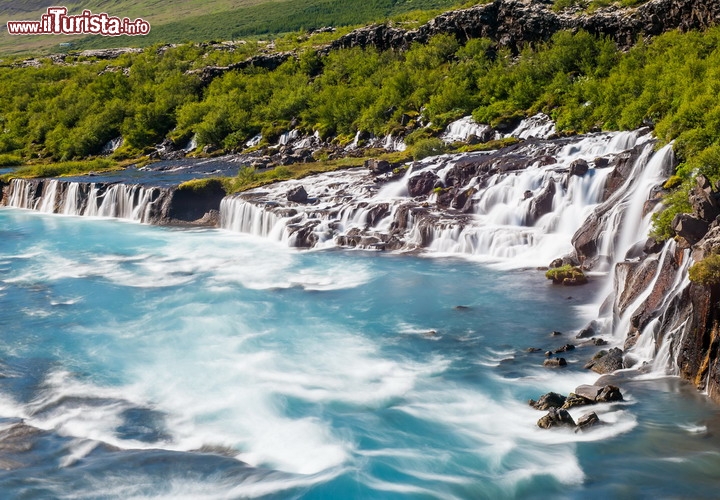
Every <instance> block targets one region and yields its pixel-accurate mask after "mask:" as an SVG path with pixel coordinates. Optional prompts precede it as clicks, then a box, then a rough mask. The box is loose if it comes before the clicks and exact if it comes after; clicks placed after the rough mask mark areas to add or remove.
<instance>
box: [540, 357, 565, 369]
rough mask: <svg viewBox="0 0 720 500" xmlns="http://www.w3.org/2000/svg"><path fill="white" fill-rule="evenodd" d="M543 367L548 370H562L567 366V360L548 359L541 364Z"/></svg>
mask: <svg viewBox="0 0 720 500" xmlns="http://www.w3.org/2000/svg"><path fill="white" fill-rule="evenodd" d="M543 366H547V367H550V368H562V367H563V366H567V360H566V359H565V358H550V359H546V360H545V361H544V362H543Z"/></svg>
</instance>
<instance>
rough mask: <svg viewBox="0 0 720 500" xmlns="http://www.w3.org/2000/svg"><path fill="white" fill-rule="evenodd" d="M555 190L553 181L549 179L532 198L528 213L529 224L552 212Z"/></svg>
mask: <svg viewBox="0 0 720 500" xmlns="http://www.w3.org/2000/svg"><path fill="white" fill-rule="evenodd" d="M555 190H556V188H555V181H554V180H553V179H550V180H549V181H548V183H547V184H546V185H545V187H544V188H543V189H542V191H540V193H538V194H537V196H535V197H534V198H533V199H532V201H531V202H530V211H529V214H528V216H529V217H528V218H529V220H528V223H529V224H534V223H535V222H536V221H537V220H538V219H539V218H540V217H542V216H543V215H545V214H548V213H550V212H552V207H553V198H554V197H555Z"/></svg>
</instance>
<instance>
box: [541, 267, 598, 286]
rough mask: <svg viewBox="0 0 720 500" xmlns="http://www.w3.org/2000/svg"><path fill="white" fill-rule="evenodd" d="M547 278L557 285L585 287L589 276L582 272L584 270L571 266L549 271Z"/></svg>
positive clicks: (546, 274)
mask: <svg viewBox="0 0 720 500" xmlns="http://www.w3.org/2000/svg"><path fill="white" fill-rule="evenodd" d="M545 277H546V278H547V279H549V280H552V281H553V283H555V284H556V285H566V286H575V285H584V284H585V283H587V282H588V279H587V276H585V273H583V272H582V269H580V268H579V267H576V266H571V265H570V264H566V265H564V266H561V267H556V268H554V269H548V271H547V272H546V273H545Z"/></svg>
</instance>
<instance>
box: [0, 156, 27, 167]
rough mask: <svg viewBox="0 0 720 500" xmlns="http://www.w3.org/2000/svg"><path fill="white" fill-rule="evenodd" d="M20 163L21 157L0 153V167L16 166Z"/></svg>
mask: <svg viewBox="0 0 720 500" xmlns="http://www.w3.org/2000/svg"><path fill="white" fill-rule="evenodd" d="M18 165H22V158H20V157H19V156H15V155H0V167H17V166H18Z"/></svg>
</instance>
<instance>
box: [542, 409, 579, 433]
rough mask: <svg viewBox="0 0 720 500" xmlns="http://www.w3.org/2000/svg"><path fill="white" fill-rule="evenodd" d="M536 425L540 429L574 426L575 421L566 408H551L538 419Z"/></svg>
mask: <svg viewBox="0 0 720 500" xmlns="http://www.w3.org/2000/svg"><path fill="white" fill-rule="evenodd" d="M537 425H538V427H540V428H542V429H550V428H552V427H575V421H574V420H573V418H572V416H571V415H570V414H569V413H568V411H567V410H562V409H557V408H551V409H550V411H549V412H548V414H547V415H545V416H544V417H542V418H541V419H540V420H538V423H537Z"/></svg>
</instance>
